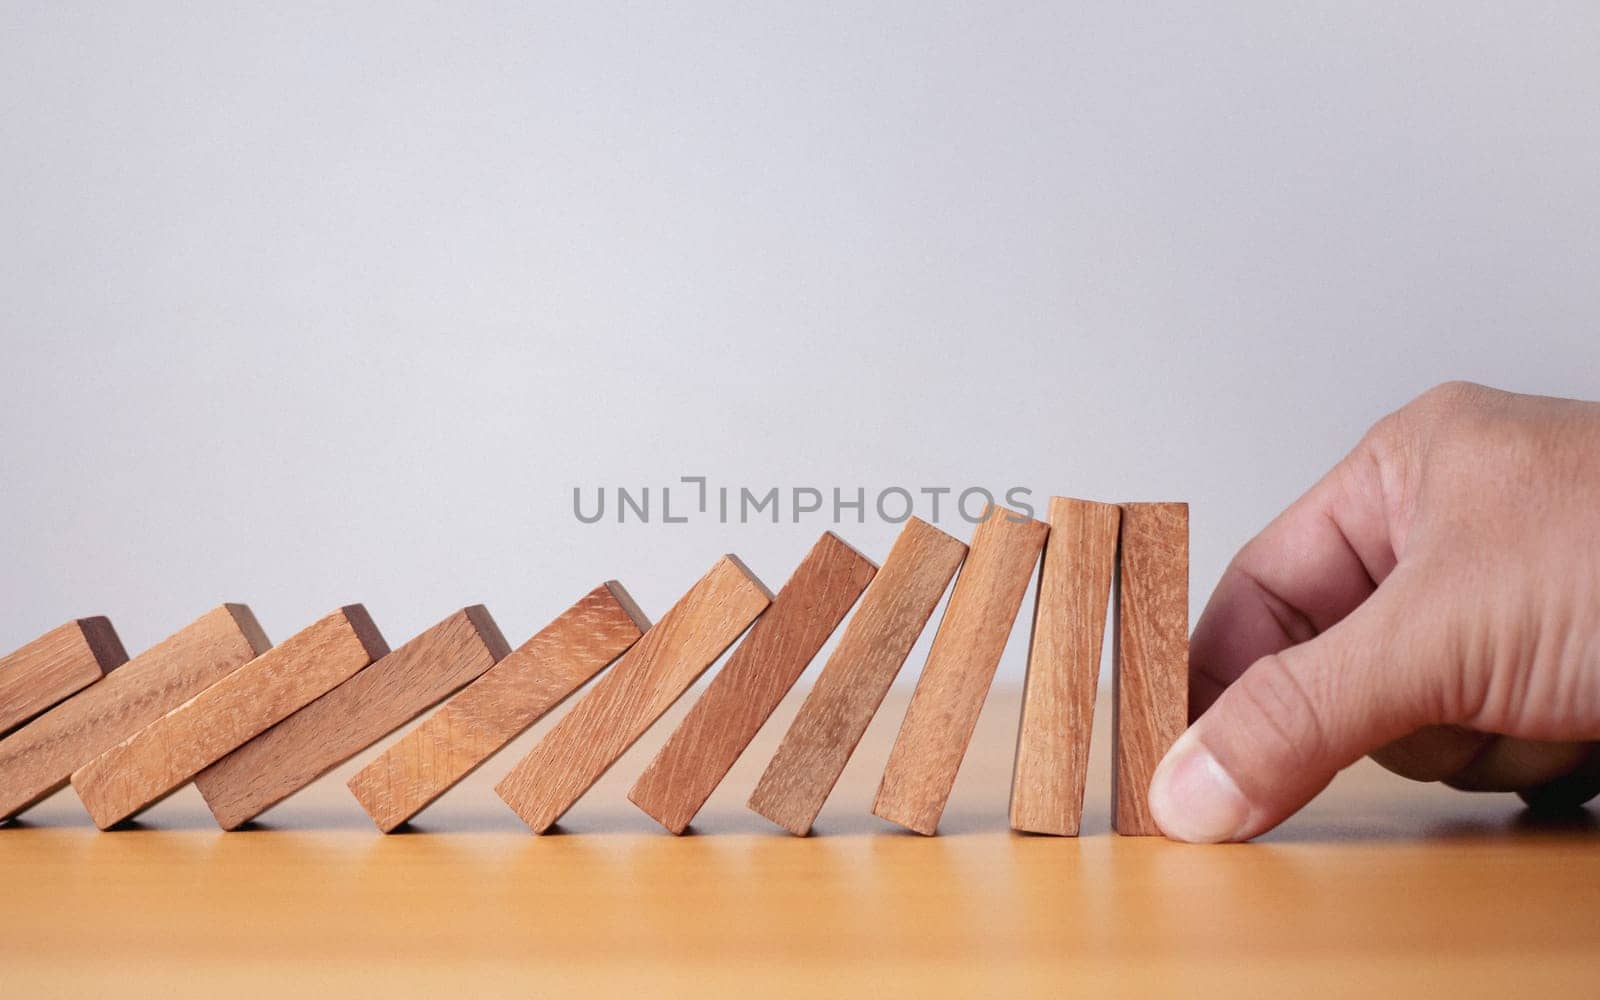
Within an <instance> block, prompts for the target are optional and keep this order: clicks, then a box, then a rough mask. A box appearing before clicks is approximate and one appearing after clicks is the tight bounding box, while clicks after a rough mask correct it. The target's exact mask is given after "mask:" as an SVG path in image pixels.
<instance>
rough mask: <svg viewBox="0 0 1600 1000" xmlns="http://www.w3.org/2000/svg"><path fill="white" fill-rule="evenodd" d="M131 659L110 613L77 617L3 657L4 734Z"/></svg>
mask: <svg viewBox="0 0 1600 1000" xmlns="http://www.w3.org/2000/svg"><path fill="white" fill-rule="evenodd" d="M126 662H128V654H127V651H126V650H124V649H123V648H122V640H121V639H119V638H117V632H116V629H114V628H112V627H111V622H110V620H109V619H106V618H99V617H97V618H79V619H78V620H76V621H70V622H67V623H66V624H65V625H62V626H59V627H57V628H53V629H51V630H50V631H48V632H46V633H45V634H44V635H41V636H40V637H39V638H37V639H35V640H33V641H32V642H30V643H28V644H27V645H26V646H23V647H22V648H21V649H18V650H16V651H15V652H12V653H8V654H7V655H5V656H3V657H0V734H3V733H7V732H10V731H11V730H13V729H15V728H17V727H18V726H20V725H22V724H23V723H24V722H27V721H28V720H29V719H31V718H33V717H34V716H36V715H38V714H39V713H40V712H43V711H44V710H45V709H48V708H50V707H52V706H54V705H56V704H59V703H60V702H62V701H65V700H66V699H67V698H69V697H71V696H72V695H74V694H76V693H78V692H79V691H82V690H83V689H84V688H86V687H88V686H89V685H90V684H93V683H94V682H95V681H97V680H99V679H100V678H101V677H102V676H104V675H105V674H107V673H109V672H110V671H112V670H114V669H116V668H117V667H120V666H122V664H124V663H126Z"/></svg>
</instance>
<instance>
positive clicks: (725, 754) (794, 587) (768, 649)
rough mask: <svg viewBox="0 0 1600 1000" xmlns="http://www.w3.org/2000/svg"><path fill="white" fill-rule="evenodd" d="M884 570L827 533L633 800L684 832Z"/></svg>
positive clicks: (670, 827)
mask: <svg viewBox="0 0 1600 1000" xmlns="http://www.w3.org/2000/svg"><path fill="white" fill-rule="evenodd" d="M877 571H878V567H877V564H875V563H874V562H873V561H872V560H870V559H868V558H867V557H866V556H863V555H862V554H861V553H859V552H857V551H856V550H855V549H853V548H851V547H850V546H849V545H847V544H846V543H845V542H844V541H843V540H842V539H840V538H839V536H837V535H835V534H834V533H833V532H831V531H829V532H824V533H823V535H822V537H821V538H820V539H818V541H817V543H816V544H815V545H813V546H812V547H811V551H810V552H808V553H807V554H806V557H805V558H804V559H803V560H801V562H800V566H799V567H798V568H797V569H796V570H795V571H794V574H793V575H792V576H790V577H789V580H788V582H787V583H785V584H784V585H783V588H782V589H781V590H779V591H778V596H777V597H776V598H774V599H773V602H772V606H771V607H770V608H768V609H767V610H766V611H765V612H764V613H763V614H762V615H761V618H760V619H759V620H758V621H757V622H756V623H755V625H754V626H752V627H751V629H750V634H749V635H747V636H745V638H744V641H743V642H741V643H739V648H738V649H736V650H734V651H733V655H732V656H730V657H729V658H728V662H727V663H726V664H724V665H723V667H722V669H721V670H720V671H718V672H717V676H716V677H715V678H713V679H712V681H711V684H710V686H709V687H707V688H706V693H705V694H704V695H702V696H701V698H700V700H699V701H697V702H696V703H695V705H694V708H692V709H690V711H689V714H688V715H687V716H685V717H684V720H683V722H682V724H680V725H679V726H678V728H677V729H676V730H675V731H674V732H673V734H672V736H671V737H670V738H669V739H668V740H667V743H666V745H665V746H663V747H662V748H661V751H660V752H659V753H658V754H656V756H655V758H654V759H653V760H651V762H650V764H649V766H648V767H646V768H645V771H644V773H643V774H641V775H640V776H639V779H638V781H636V782H635V783H634V786H633V790H632V791H630V792H629V793H628V798H629V800H631V801H632V802H633V804H634V805H636V806H638V807H639V808H640V809H643V810H644V811H645V813H646V814H648V815H649V816H651V817H652V818H654V819H655V820H656V821H657V822H659V823H660V824H661V825H662V826H664V827H666V828H667V829H668V830H670V831H672V832H673V833H682V832H683V831H684V830H685V829H687V828H688V826H689V824H690V823H691V822H693V820H694V816H695V814H696V813H697V812H699V811H700V807H701V806H703V805H705V803H706V799H708V798H710V797H711V793H712V792H713V791H715V790H716V787H717V785H718V784H720V783H721V781H722V779H723V778H725V777H727V774H728V771H729V769H730V768H732V767H733V764H734V761H736V760H738V759H739V755H740V754H741V753H743V752H744V749H745V747H747V746H749V745H750V741H751V740H752V739H754V738H755V735H756V731H757V730H759V729H760V728H761V726H762V724H763V723H765V722H766V721H767V718H768V717H769V716H771V715H772V710H773V709H775V708H777V707H778V702H780V701H782V700H783V696H784V695H785V694H786V693H787V692H788V690H789V689H790V688H791V687H793V686H794V683H795V681H797V680H799V679H800V674H801V673H803V672H804V671H805V669H806V665H807V664H808V663H810V662H811V660H812V658H813V657H814V656H816V655H817V651H818V650H820V649H821V648H822V644H823V643H825V642H827V641H828V636H830V635H832V634H833V630H834V629H836V628H838V627H839V623H840V622H841V621H843V620H844V616H845V615H846V614H848V613H849V611H850V607H851V605H853V604H855V602H856V598H858V597H860V596H861V591H862V590H864V589H865V588H866V586H867V584H868V583H869V582H871V580H872V577H873V574H875V573H876V572H877Z"/></svg>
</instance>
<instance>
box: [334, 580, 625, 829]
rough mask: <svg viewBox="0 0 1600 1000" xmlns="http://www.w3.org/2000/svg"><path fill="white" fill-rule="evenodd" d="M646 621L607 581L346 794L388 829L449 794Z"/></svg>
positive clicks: (364, 772)
mask: <svg viewBox="0 0 1600 1000" xmlns="http://www.w3.org/2000/svg"><path fill="white" fill-rule="evenodd" d="M649 627H650V621H649V619H647V618H645V616H644V613H643V612H642V611H640V610H639V607H638V605H636V604H634V603H633V598H631V597H629V596H628V592H627V591H626V590H623V589H622V584H620V583H617V582H616V581H615V580H612V581H610V582H608V583H605V584H602V585H601V586H599V587H596V588H595V589H594V590H592V591H590V592H589V593H588V594H586V595H585V596H584V597H583V598H582V599H581V600H579V601H578V603H576V604H574V605H573V606H572V607H570V608H568V609H567V610H566V611H564V612H562V614H561V616H560V617H558V618H557V619H556V620H555V621H553V622H551V623H550V624H549V625H546V626H545V627H544V628H543V629H542V630H540V631H539V633H538V634H537V635H535V636H534V637H533V638H531V639H529V640H528V641H527V642H525V643H523V644H522V645H521V646H519V647H518V648H517V649H516V650H514V651H513V652H512V653H511V655H509V656H507V657H506V658H505V659H503V660H501V661H500V662H499V663H497V664H495V665H494V666H493V667H491V668H489V670H488V672H486V673H485V674H484V675H483V676H482V677H479V678H478V679H477V680H475V681H473V682H472V683H471V684H468V685H467V686H466V687H465V688H463V689H462V691H461V692H460V693H459V694H457V695H456V696H455V697H453V698H451V699H450V700H449V701H447V702H445V703H444V705H442V706H441V707H440V708H439V710H438V711H437V712H435V713H433V714H432V715H430V716H428V717H427V718H426V719H424V720H423V721H422V723H421V724H420V725H419V726H417V728H415V729H413V730H411V731H410V732H409V733H407V734H406V735H405V736H403V737H402V738H401V739H400V740H399V741H398V742H396V743H395V744H394V745H393V746H391V747H389V749H387V750H385V751H384V752H383V753H381V754H379V755H378V757H377V758H376V759H375V760H373V762H372V763H370V764H368V765H367V766H366V767H364V768H362V769H361V770H360V771H359V772H357V773H356V775H355V776H354V777H352V778H351V779H350V791H351V792H353V793H354V794H355V797H356V800H357V801H359V802H360V803H361V808H363V809H365V810H366V811H367V815H369V816H371V817H372V820H373V822H374V823H377V824H378V829H380V830H382V831H383V832H384V833H389V832H390V831H392V830H394V829H395V828H397V827H399V826H400V825H401V824H402V823H405V822H407V821H408V820H410V819H411V818H412V817H413V816H415V815H416V814H417V813H419V812H421V811H422V810H423V809H424V808H425V807H427V806H428V805H429V804H430V803H432V802H433V801H434V800H435V799H437V798H438V797H439V796H441V795H443V794H444V793H445V792H447V791H449V790H450V789H451V788H452V787H454V786H455V785H456V783H457V782H459V781H461V779H462V778H465V777H466V776H467V775H469V774H471V773H472V772H473V771H476V770H477V769H478V767H479V766H480V765H482V764H483V763H484V761H487V760H488V759H489V758H490V757H492V756H494V755H495V754H496V753H498V752H499V751H500V750H502V749H503V748H504V747H505V746H506V744H508V743H510V742H511V741H512V740H514V739H516V738H517V737H518V736H520V735H521V734H522V733H523V732H524V731H525V730H527V728H528V727H529V726H531V725H533V724H534V723H535V722H537V721H539V719H541V718H543V717H544V716H545V714H546V713H548V712H549V711H550V710H551V709H553V708H555V707H556V706H557V705H559V704H561V702H563V701H565V700H566V698H567V696H568V695H570V694H572V692H574V691H576V690H577V689H578V688H580V687H582V686H583V685H584V684H585V683H587V682H588V680H589V678H591V677H593V676H594V675H595V674H597V673H599V672H600V671H601V670H603V669H605V668H606V667H607V666H608V665H610V664H611V662H612V661H613V660H615V659H616V658H617V657H619V656H621V655H622V654H623V653H624V652H626V651H627V650H628V648H629V647H631V646H632V645H633V644H634V643H635V642H637V641H638V640H639V637H640V635H642V634H643V633H644V630H646V629H648V628H649Z"/></svg>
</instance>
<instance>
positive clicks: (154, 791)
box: [72, 604, 389, 830]
mask: <svg viewBox="0 0 1600 1000" xmlns="http://www.w3.org/2000/svg"><path fill="white" fill-rule="evenodd" d="M388 652H389V647H388V644H387V643H385V642H384V641H383V636H382V635H380V634H379V633H378V629H377V626H375V625H374V624H373V623H372V619H371V617H369V616H368V614H367V610H366V608H364V607H362V606H361V605H359V604H353V605H350V606H349V607H345V608H340V609H339V610H338V611H335V612H333V613H332V614H330V615H328V616H326V617H324V618H322V619H320V620H318V621H317V622H315V623H314V624H312V625H311V626H310V627H309V628H306V629H302V630H301V631H299V632H297V633H295V634H294V635H292V636H290V637H289V638H288V639H285V640H284V641H283V642H281V643H279V644H278V645H276V646H274V647H272V648H271V649H269V650H267V651H266V652H265V653H262V654H261V655H260V656H258V657H256V658H255V659H254V660H251V661H250V662H249V663H246V664H245V665H244V666H242V667H240V668H239V669H237V670H235V671H233V672H232V673H230V674H228V675H227V676H226V677H223V678H222V679H221V680H219V681H217V682H216V683H215V684H213V685H211V686H210V687H208V688H206V689H205V690H204V691H201V692H200V693H199V694H197V695H195V696H194V697H193V698H190V699H189V700H188V701H186V702H184V703H183V704H181V705H179V706H177V707H176V708H174V709H172V710H171V711H170V712H168V713H167V714H165V715H163V716H162V717H161V718H159V719H157V720H155V721H154V722H152V723H150V725H148V726H146V727H144V728H143V729H141V730H139V731H138V732H137V733H135V734H133V735H132V736H130V737H128V738H127V739H126V740H123V741H122V742H121V743H119V744H117V745H116V746H114V747H111V748H110V749H108V750H106V751H105V752H104V753H102V754H101V755H100V756H98V757H96V758H95V759H94V760H91V761H90V762H89V763H87V764H85V765H84V766H82V767H80V768H78V770H76V771H74V772H73V774H72V787H73V789H74V790H75V791H76V792H77V793H78V798H80V799H82V800H83V804H84V807H85V808H87V809H88V810H89V815H90V817H92V818H93V819H94V822H95V825H96V826H98V827H99V828H100V829H102V830H106V829H109V828H111V827H113V826H115V825H117V824H118V823H121V822H123V821H124V820H127V819H131V818H132V817H133V816H135V815H137V814H138V813H140V812H143V811H144V810H145V809H148V808H149V807H150V806H152V805H155V804H156V803H157V802H159V801H161V800H162V799H164V798H166V797H167V796H168V795H171V794H172V793H173V792H175V791H177V790H178V789H179V788H181V787H183V786H184V785H185V784H187V783H188V782H189V781H190V779H192V778H193V777H194V776H195V775H197V774H199V773H200V772H201V771H202V770H204V769H205V768H207V767H209V766H210V765H212V764H214V763H216V762H217V761H218V760H221V759H222V758H223V757H224V756H225V755H227V754H228V753H230V752H232V751H233V750H235V749H237V748H238V747H240V746H242V745H243V744H244V743H245V742H246V741H248V740H250V739H252V738H254V737H255V736H257V735H259V734H261V733H262V732H265V731H266V730H267V729H268V728H270V727H271V726H273V725H276V724H277V723H278V722H280V721H282V720H283V719H285V718H287V717H288V716H289V715H290V714H292V713H294V712H296V711H298V710H299V709H301V708H303V707H305V706H306V705H308V704H310V703H311V702H312V701H314V700H316V699H317V698H320V697H321V696H322V695H324V694H326V693H327V692H328V691H330V690H332V689H333V688H334V687H336V686H338V685H339V684H340V683H342V682H344V681H345V680H347V679H348V678H349V677H350V676H351V675H353V674H354V673H355V672H356V671H358V670H360V669H361V668H363V667H365V666H367V665H368V664H370V663H372V661H374V660H376V659H378V658H379V657H382V656H384V655H385V654H387V653H388Z"/></svg>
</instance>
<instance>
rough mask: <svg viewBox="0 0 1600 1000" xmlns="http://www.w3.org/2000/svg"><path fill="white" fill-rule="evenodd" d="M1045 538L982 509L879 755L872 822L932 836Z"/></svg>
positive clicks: (1036, 527)
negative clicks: (896, 727)
mask: <svg viewBox="0 0 1600 1000" xmlns="http://www.w3.org/2000/svg"><path fill="white" fill-rule="evenodd" d="M1049 533H1050V528H1049V526H1048V525H1046V524H1045V523H1044V522H1042V521H1035V520H1033V519H1032V518H1026V517H1023V516H1022V515H1020V514H1017V513H1015V512H1013V511H1009V510H1006V509H1005V508H1003V507H990V508H989V510H988V512H987V514H986V516H985V518H984V521H983V523H981V524H979V525H978V527H977V530H975V531H974V532H973V533H972V549H971V552H970V553H969V554H968V555H967V562H966V565H965V566H963V567H962V568H961V575H960V576H958V577H956V586H955V590H954V591H953V592H952V593H951V594H950V605H949V607H947V608H946V609H945V612H944V620H943V621H941V622H940V623H939V631H938V632H936V633H934V637H933V648H932V649H930V650H929V651H928V662H927V663H926V664H924V665H923V667H922V676H921V677H920V678H919V679H918V680H917V687H916V690H915V691H913V692H912V693H911V704H910V706H909V707H907V709H906V717H905V720H904V721H903V722H902V723H901V724H900V735H899V736H898V737H896V739H895V742H894V747H893V748H892V749H891V750H890V751H889V763H888V765H887V766H886V767H885V768H884V771H883V783H882V784H881V785H879V786H878V798H877V801H876V802H874V803H873V805H872V812H873V814H874V815H877V816H881V817H883V818H884V819H886V820H890V821H891V822H895V823H899V824H900V825H901V826H904V827H908V828H910V829H912V830H915V831H917V832H918V833H921V834H926V835H929V836H931V835H933V834H934V833H935V832H936V831H937V830H938V828H939V816H940V815H941V814H942V813H943V812H944V805H945V802H946V801H947V800H948V799H949V798H950V789H951V788H952V787H954V785H955V782H956V772H957V771H959V770H960V768H961V760H962V758H963V757H965V756H966V754H967V744H968V743H969V742H970V741H971V740H972V730H973V728H974V727H976V726H977V724H978V713H979V712H980V711H982V709H983V700H984V698H985V697H986V696H987V695H988V693H989V686H990V684H991V683H992V682H993V681H994V672H995V668H997V667H998V666H999V665H1000V656H1001V654H1002V653H1004V652H1005V648H1006V639H1007V638H1008V637H1009V636H1010V635H1011V626H1012V624H1013V623H1015V621H1016V619H1017V611H1018V609H1020V608H1021V607H1022V597H1023V594H1024V593H1025V592H1026V591H1027V589H1028V578H1029V577H1030V576H1032V575H1033V565H1034V563H1036V562H1037V561H1038V560H1039V550H1040V549H1041V548H1043V547H1044V541H1045V536H1047V535H1048V534H1049Z"/></svg>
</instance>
